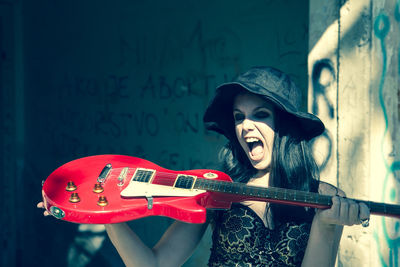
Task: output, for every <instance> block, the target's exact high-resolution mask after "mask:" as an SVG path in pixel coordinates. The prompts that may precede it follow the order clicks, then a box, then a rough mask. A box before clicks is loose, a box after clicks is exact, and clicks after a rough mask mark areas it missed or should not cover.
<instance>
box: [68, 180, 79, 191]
mask: <svg viewBox="0 0 400 267" xmlns="http://www.w3.org/2000/svg"><path fill="white" fill-rule="evenodd" d="M76 188H77V187H76V185H75V184H74V182H72V181H69V182H68V184H67V187H66V188H65V190H67V191H69V192H72V191H75V190H76Z"/></svg>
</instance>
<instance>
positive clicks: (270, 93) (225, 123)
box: [203, 67, 325, 139]
mask: <svg viewBox="0 0 400 267" xmlns="http://www.w3.org/2000/svg"><path fill="white" fill-rule="evenodd" d="M243 90H247V91H248V92H251V93H254V94H257V95H260V96H262V97H264V98H265V99H267V100H269V101H271V102H272V103H274V104H275V106H276V107H277V108H279V109H280V110H281V111H283V112H284V113H286V114H287V115H289V117H291V119H294V120H295V121H297V122H298V123H297V124H296V125H298V127H299V128H300V129H298V130H299V131H300V132H301V133H302V135H303V136H305V137H306V138H307V139H311V138H313V137H315V136H318V135H320V134H322V133H323V132H324V130H325V126H324V124H323V123H322V121H321V120H320V119H318V117H316V116H314V115H313V114H311V113H307V112H302V111H300V106H301V91H300V89H299V88H298V87H297V86H296V85H295V84H294V82H293V81H292V80H291V79H290V77H289V76H288V75H287V74H285V73H283V72H281V71H280V70H278V69H275V68H272V67H253V68H251V69H250V70H249V71H247V72H245V73H243V74H241V75H239V76H238V77H237V78H236V79H235V80H234V81H233V82H229V83H224V84H222V85H220V86H219V87H217V89H216V95H215V97H214V99H213V101H212V102H211V104H210V105H209V106H208V108H207V110H206V112H205V114H204V118H203V121H204V123H205V126H206V128H207V129H208V130H212V131H216V132H218V133H220V134H223V135H225V136H226V137H227V138H228V139H231V138H234V136H235V131H234V121H233V114H232V105H233V99H234V97H235V96H236V95H237V94H238V93H239V92H243ZM289 117H288V118H289Z"/></svg>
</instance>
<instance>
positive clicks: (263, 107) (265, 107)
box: [233, 105, 274, 112]
mask: <svg viewBox="0 0 400 267" xmlns="http://www.w3.org/2000/svg"><path fill="white" fill-rule="evenodd" d="M260 109H267V110H268V111H271V112H272V111H274V108H273V107H271V106H266V105H262V106H258V107H256V108H255V109H253V111H258V110H260ZM233 111H238V112H242V111H241V110H240V109H239V108H234V109H233Z"/></svg>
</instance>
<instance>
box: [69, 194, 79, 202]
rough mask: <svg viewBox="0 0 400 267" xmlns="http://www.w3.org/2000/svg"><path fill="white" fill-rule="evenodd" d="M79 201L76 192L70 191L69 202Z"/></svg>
mask: <svg viewBox="0 0 400 267" xmlns="http://www.w3.org/2000/svg"><path fill="white" fill-rule="evenodd" d="M79 201H81V199H80V198H79V196H78V193H72V194H71V196H70V197H69V202H72V203H77V202H79Z"/></svg>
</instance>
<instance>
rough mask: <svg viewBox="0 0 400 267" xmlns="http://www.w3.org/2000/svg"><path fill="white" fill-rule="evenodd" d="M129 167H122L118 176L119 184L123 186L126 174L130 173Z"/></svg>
mask: <svg viewBox="0 0 400 267" xmlns="http://www.w3.org/2000/svg"><path fill="white" fill-rule="evenodd" d="M128 170H129V168H128V167H125V168H123V169H122V171H121V173H120V174H119V176H118V184H117V185H118V186H123V185H124V183H125V179H126V176H127V175H128Z"/></svg>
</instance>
